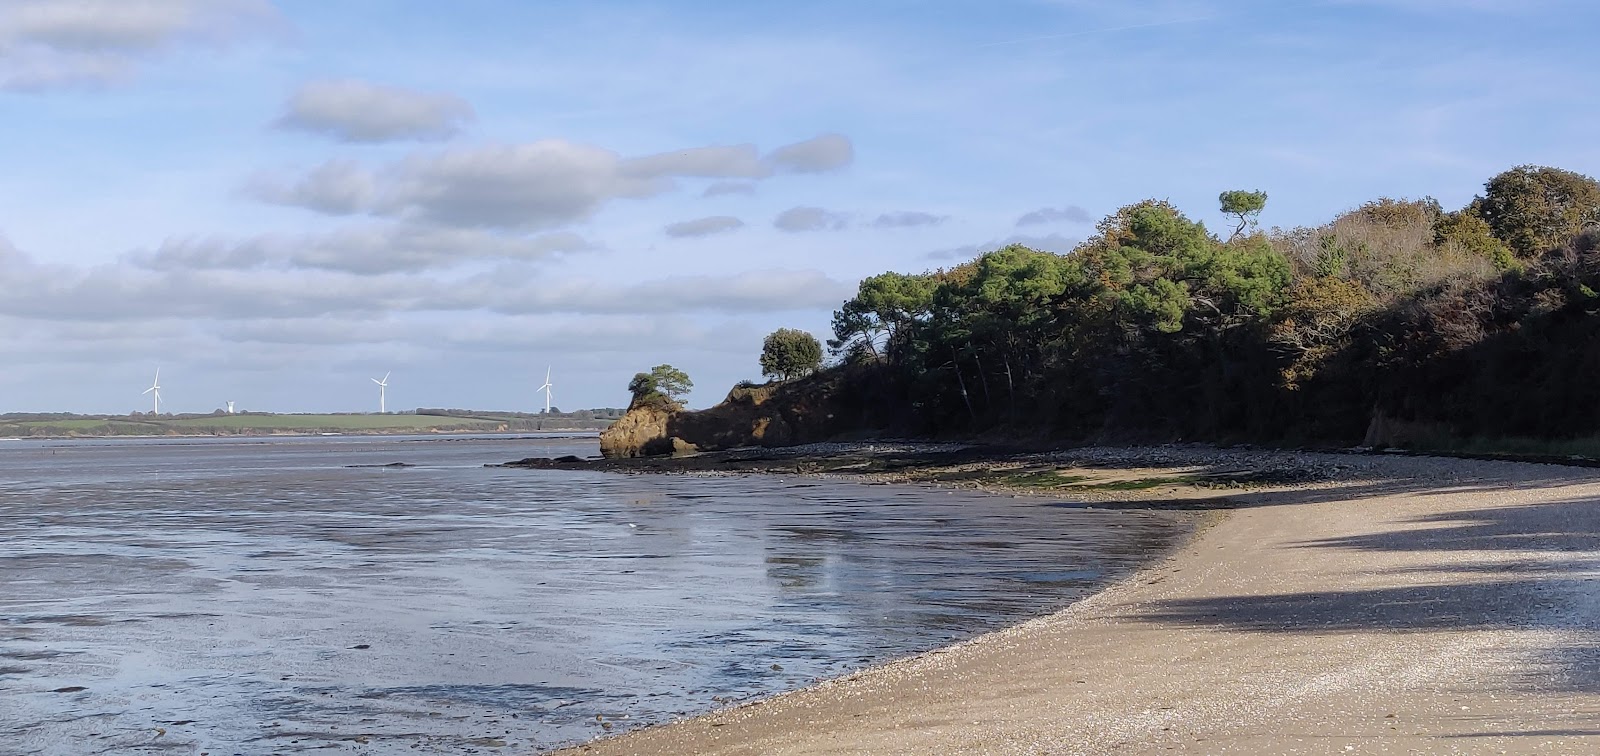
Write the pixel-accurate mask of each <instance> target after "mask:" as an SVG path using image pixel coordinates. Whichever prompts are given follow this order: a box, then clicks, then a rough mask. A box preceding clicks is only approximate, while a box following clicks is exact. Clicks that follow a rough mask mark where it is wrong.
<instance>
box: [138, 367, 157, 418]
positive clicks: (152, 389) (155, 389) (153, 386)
mask: <svg viewBox="0 0 1600 756" xmlns="http://www.w3.org/2000/svg"><path fill="white" fill-rule="evenodd" d="M152 391H154V392H156V414H157V415H159V414H161V368H159V367H158V368H156V380H155V383H152V384H150V388H147V389H145V390H144V391H141V392H139V395H140V396H143V395H145V394H148V393H150V392H152Z"/></svg>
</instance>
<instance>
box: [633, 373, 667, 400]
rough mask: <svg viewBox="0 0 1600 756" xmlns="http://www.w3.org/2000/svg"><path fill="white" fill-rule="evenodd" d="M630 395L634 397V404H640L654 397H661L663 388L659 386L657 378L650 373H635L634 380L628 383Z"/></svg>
mask: <svg viewBox="0 0 1600 756" xmlns="http://www.w3.org/2000/svg"><path fill="white" fill-rule="evenodd" d="M628 393H630V394H632V395H633V403H634V404H638V403H640V402H642V401H645V400H647V399H650V398H652V397H658V396H661V388H660V386H658V385H657V383H656V378H655V376H653V375H651V374H649V373H634V374H633V380H631V381H628Z"/></svg>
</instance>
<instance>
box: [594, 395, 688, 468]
mask: <svg viewBox="0 0 1600 756" xmlns="http://www.w3.org/2000/svg"><path fill="white" fill-rule="evenodd" d="M681 412H682V410H680V409H679V408H678V407H676V406H674V405H672V404H669V403H667V402H645V403H635V404H634V406H632V407H630V408H628V411H627V413H626V414H624V415H623V416H622V417H621V418H620V419H618V420H617V421H616V422H615V423H612V424H611V427H610V428H607V429H606V430H605V431H604V432H603V433H601V434H600V453H601V454H602V455H604V456H605V457H606V458H607V459H616V458H621V457H654V456H658V455H662V454H686V453H690V452H693V451H695V448H694V447H693V446H692V445H691V444H689V443H687V442H685V441H683V439H680V438H674V437H673V436H672V433H671V425H672V420H673V417H674V416H676V415H678V414H681Z"/></svg>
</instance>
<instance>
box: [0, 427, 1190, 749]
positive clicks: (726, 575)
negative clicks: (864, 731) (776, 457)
mask: <svg viewBox="0 0 1600 756" xmlns="http://www.w3.org/2000/svg"><path fill="white" fill-rule="evenodd" d="M595 451H596V444H595V441H594V439H592V438H577V439H571V438H568V439H560V438H520V439H507V438H478V439H436V438H434V439H395V438H371V437H366V438H363V437H337V438H305V439H273V440H265V441H263V440H200V441H196V440H182V441H169V440H155V439H149V440H105V441H72V442H62V441H51V442H40V441H6V442H0V753H5V754H11V753H18V754H22V753H29V754H31V753H43V754H81V753H130V752H131V753H137V752H156V751H160V752H166V753H201V752H206V753H209V754H227V753H246V754H256V753H286V752H298V751H309V750H313V749H316V750H319V751H322V752H329V751H332V752H361V753H390V752H397V751H402V750H403V751H407V752H424V753H428V752H437V753H463V752H479V753H493V752H497V751H501V750H516V751H525V750H526V749H527V748H528V747H529V746H533V747H537V748H545V747H551V746H555V745H560V744H566V743H572V742H577V741H581V740H585V739H588V738H590V737H593V736H596V735H599V734H603V733H605V732H618V731H621V730H623V729H626V728H629V727H633V726H638V725H640V724H647V723H651V722H659V721H664V720H666V719H670V718H673V717H675V716H681V715H684V714H689V713H696V712H701V711H706V710H708V709H710V708H713V707H715V706H718V705H720V704H721V703H722V702H724V701H726V700H728V699H742V698H747V697H751V696H757V695H763V694H769V693H773V692H776V691H780V690H785V689H789V688H793V687H797V686H800V685H804V684H806V683H808V682H810V681H812V680H814V679H816V678H819V677H828V676H833V675H838V674H841V673H844V672H846V671H849V670H851V669H855V668H858V667H861V666H864V665H866V664H868V663H871V662H875V661H882V660H885V659H889V658H893V657H897V656H904V655H906V654H909V653H913V652H917V651H921V650H926V649H929V648H933V647H936V646H939V645H942V644H944V643H947V642H949V641H951V640H953V639H958V638H965V637H969V636H971V635H973V634H976V633H979V632H982V631H985V630H990V629H994V628H997V627H1000V626H1003V625H1005V624H1008V623H1012V622H1015V621H1017V620H1020V619H1022V618H1026V617H1029V616H1035V615H1038V614H1042V613H1045V612H1048V611H1051V610H1053V609H1056V608H1059V607H1061V606H1064V605H1065V604H1067V603H1070V602H1071V601H1072V600H1074V599H1075V598H1077V597H1080V596H1082V595H1084V594H1085V593H1087V592H1089V591H1090V590H1092V589H1093V588H1094V587H1095V586H1098V585H1100V584H1103V582H1104V581H1106V580H1107V579H1109V578H1112V577H1115V576H1116V575H1118V574H1121V573H1123V572H1125V571H1126V570H1128V569H1130V568H1132V567H1134V566H1137V564H1139V563H1140V562H1141V561H1143V560H1144V559H1145V558H1147V557H1148V555H1150V554H1151V553H1154V552H1156V551H1158V550H1160V549H1161V548H1162V547H1163V546H1165V545H1166V544H1167V543H1169V542H1170V540H1171V539H1172V538H1174V537H1176V536H1178V535H1179V534H1181V533H1183V532H1185V531H1186V529H1187V528H1188V527H1189V520H1188V519H1186V518H1184V517H1183V516H1181V515H1175V514H1166V513H1153V512H1128V511H1105V510H1084V509H1076V508H1062V507H1058V506H1050V502H1048V501H1042V500H1032V499H1014V498H1010V497H1002V496H985V495H980V494H969V493H956V492H949V491H938V490H932V489H923V488H916V487H888V486H872V485H865V484H856V483H842V482H823V481H817V480H809V479H784V478H779V477H763V476H743V477H733V478H700V477H678V476H623V475H605V474H598V473H583V472H563V471H530V470H511V469H497V468H485V467H483V466H482V465H483V464H484V463H485V462H500V461H506V460H511V459H519V458H522V457H527V456H560V455H564V454H579V455H587V454H593V453H595ZM390 462H406V463H410V464H413V465H416V466H415V467H406V468H386V467H352V465H383V464H386V463H390ZM606 725H610V728H609V729H608V728H606ZM512 746H515V748H512Z"/></svg>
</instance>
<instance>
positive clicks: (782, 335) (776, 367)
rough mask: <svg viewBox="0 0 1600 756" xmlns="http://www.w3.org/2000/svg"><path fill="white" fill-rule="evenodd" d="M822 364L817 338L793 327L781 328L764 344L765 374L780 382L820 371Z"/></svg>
mask: <svg viewBox="0 0 1600 756" xmlns="http://www.w3.org/2000/svg"><path fill="white" fill-rule="evenodd" d="M821 366H822V344H821V343H820V342H818V341H817V337H815V336H812V335H811V334H809V333H806V332H805V331H800V330H796V329H793V328H779V329H778V330H776V331H773V332H772V333H771V334H769V335H768V336H767V338H766V341H763V342H762V343H761V374H762V375H764V376H768V377H771V378H777V379H778V380H780V381H787V380H789V379H790V378H799V377H801V376H805V375H810V374H811V373H814V372H816V370H817V368H819V367H821Z"/></svg>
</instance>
